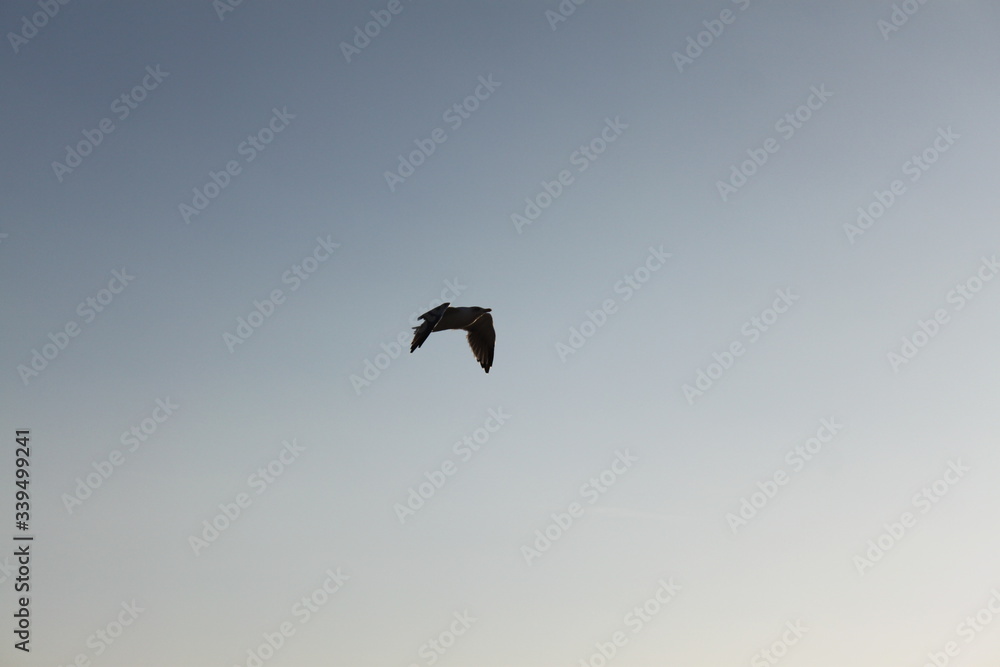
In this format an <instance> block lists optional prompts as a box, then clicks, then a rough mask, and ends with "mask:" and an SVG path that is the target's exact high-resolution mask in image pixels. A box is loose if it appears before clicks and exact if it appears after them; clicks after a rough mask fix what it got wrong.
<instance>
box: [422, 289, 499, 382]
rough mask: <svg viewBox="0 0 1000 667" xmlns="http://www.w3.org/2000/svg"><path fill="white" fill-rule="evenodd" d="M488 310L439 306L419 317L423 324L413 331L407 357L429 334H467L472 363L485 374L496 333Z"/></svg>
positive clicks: (490, 364) (443, 304)
mask: <svg viewBox="0 0 1000 667" xmlns="http://www.w3.org/2000/svg"><path fill="white" fill-rule="evenodd" d="M491 311H492V308H480V307H479V306H463V307H460V308H451V304H450V303H442V304H441V305H440V306H438V307H437V308H434V309H432V310H428V311H427V312H426V313H424V314H423V315H421V316H420V319H422V320H423V323H422V324H420V325H419V326H416V327H413V331H414V333H413V343H412V344H411V345H410V353H411V354H412V353H413V351H414V350H415V349H417V348H418V347H420V346H421V345H423V344H424V341H425V340H427V337H428V336H430V335H431V332H432V331H444V330H445V329H464V330H465V331H466V333H467V334H468V339H469V347H471V348H472V353H473V354H474V355H476V360H477V361H478V362H479V363H480V365H481V366H482V367H483V370H484V371H486V372H487V373H489V372H490V366H492V365H493V344H494V343H495V342H496V340H497V334H496V331H494V330H493V316H492V315H490V312H491Z"/></svg>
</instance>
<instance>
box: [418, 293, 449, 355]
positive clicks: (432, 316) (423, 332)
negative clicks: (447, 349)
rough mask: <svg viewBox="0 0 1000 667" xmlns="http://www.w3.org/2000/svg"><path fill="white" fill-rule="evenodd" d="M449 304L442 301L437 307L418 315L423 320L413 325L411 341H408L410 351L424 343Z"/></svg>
mask: <svg viewBox="0 0 1000 667" xmlns="http://www.w3.org/2000/svg"><path fill="white" fill-rule="evenodd" d="M450 305H451V304H450V303H442V304H441V305H440V306H438V307H437V308H434V309H432V310H428V311H427V312H426V313H424V314H423V315H421V316H420V319H422V320H423V322H421V323H420V324H419V325H418V326H415V327H413V342H412V343H410V352H411V353H412V352H413V351H414V350H415V349H417V348H418V347H420V346H421V345H423V344H424V341H425V340H427V337H428V336H430V335H431V332H432V331H434V327H436V326H437V323H438V322H440V321H441V318H442V317H444V312H445V311H446V310H448V306H450Z"/></svg>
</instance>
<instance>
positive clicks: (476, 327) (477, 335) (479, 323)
mask: <svg viewBox="0 0 1000 667" xmlns="http://www.w3.org/2000/svg"><path fill="white" fill-rule="evenodd" d="M465 330H466V331H467V332H468V336H467V337H468V339H469V347H471V348H472V353H473V354H474V355H476V359H477V360H478V361H479V363H480V365H482V367H483V370H485V371H486V372H487V373H489V372H490V366H492V365H493V346H494V344H495V343H496V341H497V332H496V331H495V330H494V329H493V316H492V315H490V314H489V313H483V314H482V315H480V316H479V317H477V318H476V321H475V322H473V323H472V324H470V325H469V326H467V327H465Z"/></svg>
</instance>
